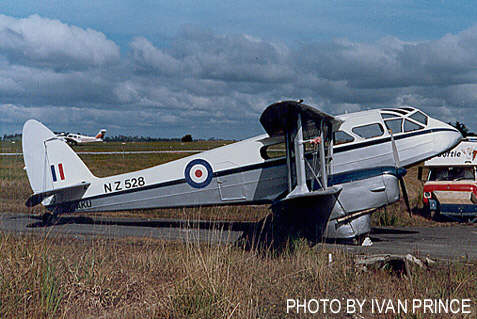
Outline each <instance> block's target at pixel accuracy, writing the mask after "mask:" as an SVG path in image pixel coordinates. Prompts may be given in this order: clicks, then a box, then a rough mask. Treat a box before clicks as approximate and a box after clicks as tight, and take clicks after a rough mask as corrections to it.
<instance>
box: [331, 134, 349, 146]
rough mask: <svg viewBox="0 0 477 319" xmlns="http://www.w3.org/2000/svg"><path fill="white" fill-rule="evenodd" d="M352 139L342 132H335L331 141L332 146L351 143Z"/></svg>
mask: <svg viewBox="0 0 477 319" xmlns="http://www.w3.org/2000/svg"><path fill="white" fill-rule="evenodd" d="M353 141H354V137H352V136H351V135H349V134H348V133H346V132H343V131H336V132H335V135H334V139H333V144H334V145H341V144H345V143H349V142H353Z"/></svg>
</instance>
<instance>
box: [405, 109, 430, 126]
mask: <svg viewBox="0 0 477 319" xmlns="http://www.w3.org/2000/svg"><path fill="white" fill-rule="evenodd" d="M409 117H410V118H412V119H413V120H414V121H417V122H419V123H422V124H424V125H427V115H426V114H424V113H422V112H420V111H417V112H416V113H414V114H413V115H411V116H409Z"/></svg>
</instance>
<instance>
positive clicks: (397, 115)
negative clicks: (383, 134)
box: [381, 113, 401, 120]
mask: <svg viewBox="0 0 477 319" xmlns="http://www.w3.org/2000/svg"><path fill="white" fill-rule="evenodd" d="M381 117H382V118H383V119H385V120H386V119H393V118H394V119H395V118H396V117H401V116H400V115H399V114H392V113H381Z"/></svg>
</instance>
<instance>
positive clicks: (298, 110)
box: [23, 100, 461, 239]
mask: <svg viewBox="0 0 477 319" xmlns="http://www.w3.org/2000/svg"><path fill="white" fill-rule="evenodd" d="M260 123H261V124H262V126H263V128H264V129H265V132H266V134H263V135H260V136H256V137H252V138H249V139H246V140H243V141H239V142H236V143H234V144H230V145H226V146H223V147H219V148H216V149H212V150H208V151H205V152H202V153H198V154H194V155H191V156H188V157H184V158H181V159H178V160H174V161H171V162H168V163H165V164H161V165H157V166H154V167H150V168H145V169H142V170H139V171H134V172H129V173H125V174H119V175H114V176H108V177H103V178H98V177H96V176H94V175H93V174H92V173H91V172H90V170H89V169H88V168H87V167H86V165H85V164H84V163H83V162H82V160H81V159H80V158H79V157H78V155H77V154H76V153H75V152H74V151H73V150H72V149H71V148H70V147H69V146H68V145H67V143H65V142H64V140H62V139H59V138H58V137H56V136H55V134H53V133H52V132H51V131H50V130H49V129H48V128H47V127H45V126H44V125H43V124H41V123H39V122H38V121H36V120H29V121H27V122H26V123H25V125H24V128H23V154H24V160H25V165H26V172H27V175H28V179H29V181H30V185H31V188H32V190H33V195H32V196H31V197H30V198H28V200H27V201H26V205H27V206H35V205H38V204H40V203H41V204H43V205H44V206H45V207H46V208H47V209H48V210H49V211H50V212H51V213H46V214H45V215H44V216H43V217H44V221H45V222H52V221H54V220H55V218H56V217H57V216H58V215H60V214H64V213H74V212H100V211H119V210H134V209H149V208H177V207H194V206H211V205H250V204H270V205H271V206H270V207H271V208H272V210H273V212H274V214H286V215H288V217H289V218H288V220H293V219H294V217H295V216H296V217H297V218H301V217H302V216H308V217H309V218H308V219H307V222H306V223H304V224H303V225H306V226H307V227H310V231H311V232H314V233H315V234H316V235H317V236H318V237H319V238H322V237H323V236H324V237H326V238H328V239H356V238H362V236H363V235H365V234H367V233H369V232H370V229H371V227H370V214H371V213H372V211H373V210H375V209H377V208H379V207H383V206H386V205H389V204H391V203H393V202H396V201H397V200H399V198H400V189H399V184H400V183H401V187H402V191H403V195H404V196H405V200H406V203H408V201H407V192H406V189H405V185H404V182H403V176H404V174H405V173H406V170H405V168H404V166H408V165H412V164H414V163H417V162H420V161H423V160H425V159H427V158H430V157H433V156H435V155H437V154H440V153H442V152H445V151H446V150H448V149H450V148H451V147H453V146H454V145H455V144H456V143H458V142H459V140H460V139H461V134H460V133H459V131H457V130H456V129H455V128H453V127H452V126H450V125H448V124H446V123H444V122H441V121H439V120H436V119H433V118H431V117H429V116H427V115H426V114H424V113H423V112H421V111H420V110H418V109H415V108H412V107H402V108H382V109H375V110H367V111H362V112H357V113H349V114H344V115H340V116H331V115H329V114H326V113H324V112H321V111H320V110H318V109H316V108H314V107H311V106H309V105H306V104H304V103H303V101H301V100H299V101H281V102H277V103H274V104H272V105H270V106H268V107H267V108H266V109H265V111H264V112H263V113H262V115H261V117H260ZM436 141H439V143H436ZM299 216H301V217H299Z"/></svg>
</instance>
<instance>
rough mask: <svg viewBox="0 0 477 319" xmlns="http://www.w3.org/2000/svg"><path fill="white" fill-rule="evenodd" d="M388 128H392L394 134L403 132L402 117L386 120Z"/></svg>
mask: <svg viewBox="0 0 477 319" xmlns="http://www.w3.org/2000/svg"><path fill="white" fill-rule="evenodd" d="M384 124H386V127H387V129H388V130H392V131H393V134H396V133H401V132H402V119H400V120H387V121H384Z"/></svg>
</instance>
